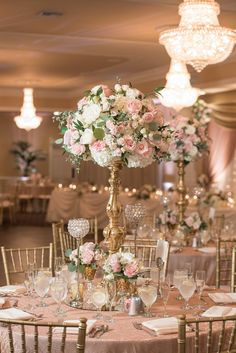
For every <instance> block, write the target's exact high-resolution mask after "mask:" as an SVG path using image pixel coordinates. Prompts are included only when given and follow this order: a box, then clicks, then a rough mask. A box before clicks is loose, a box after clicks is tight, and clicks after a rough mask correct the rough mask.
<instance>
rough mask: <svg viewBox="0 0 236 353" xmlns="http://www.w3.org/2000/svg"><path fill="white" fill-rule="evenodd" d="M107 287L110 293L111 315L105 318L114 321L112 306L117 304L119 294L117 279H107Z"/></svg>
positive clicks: (109, 305)
mask: <svg viewBox="0 0 236 353" xmlns="http://www.w3.org/2000/svg"><path fill="white" fill-rule="evenodd" d="M106 289H107V295H108V307H109V311H110V313H111V314H110V315H109V316H106V317H105V320H106V321H109V322H113V323H114V318H113V316H112V308H113V306H114V305H115V301H116V296H117V288H116V281H107V282H106Z"/></svg>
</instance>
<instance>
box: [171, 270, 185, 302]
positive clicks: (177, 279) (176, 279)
mask: <svg viewBox="0 0 236 353" xmlns="http://www.w3.org/2000/svg"><path fill="white" fill-rule="evenodd" d="M187 277H188V271H187V270H175V271H174V276H173V284H174V286H175V288H177V289H178V290H179V286H180V284H181V282H182V281H183V279H184V278H187ZM176 299H177V300H182V296H181V295H179V296H177V298H176Z"/></svg>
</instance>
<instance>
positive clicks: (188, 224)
mask: <svg viewBox="0 0 236 353" xmlns="http://www.w3.org/2000/svg"><path fill="white" fill-rule="evenodd" d="M185 223H186V224H187V226H188V227H192V225H193V218H192V217H191V216H190V217H188V218H186V219H185Z"/></svg>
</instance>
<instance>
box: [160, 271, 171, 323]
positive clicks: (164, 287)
mask: <svg viewBox="0 0 236 353" xmlns="http://www.w3.org/2000/svg"><path fill="white" fill-rule="evenodd" d="M169 296H170V278H169V277H168V276H167V277H166V279H165V281H163V282H161V297H162V301H163V304H164V314H163V317H169V315H168V314H167V313H166V305H167V303H168V300H169Z"/></svg>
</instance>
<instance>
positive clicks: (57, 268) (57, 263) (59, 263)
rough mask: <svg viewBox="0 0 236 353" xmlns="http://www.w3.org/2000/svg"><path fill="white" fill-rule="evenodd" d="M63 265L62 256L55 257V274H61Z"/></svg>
mask: <svg viewBox="0 0 236 353" xmlns="http://www.w3.org/2000/svg"><path fill="white" fill-rule="evenodd" d="M62 266H63V260H62V257H55V259H54V270H55V276H56V277H57V276H60V273H61V270H62Z"/></svg>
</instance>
